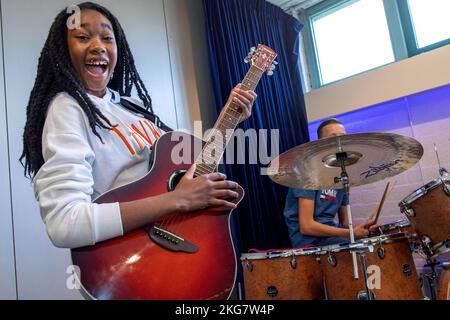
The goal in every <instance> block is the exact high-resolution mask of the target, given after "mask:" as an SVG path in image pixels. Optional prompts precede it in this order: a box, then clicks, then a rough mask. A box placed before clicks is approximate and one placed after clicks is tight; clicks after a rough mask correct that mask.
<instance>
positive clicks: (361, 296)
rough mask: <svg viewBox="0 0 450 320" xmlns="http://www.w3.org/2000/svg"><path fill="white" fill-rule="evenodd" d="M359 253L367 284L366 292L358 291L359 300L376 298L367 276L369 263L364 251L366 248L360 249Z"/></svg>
mask: <svg viewBox="0 0 450 320" xmlns="http://www.w3.org/2000/svg"><path fill="white" fill-rule="evenodd" d="M358 254H359V261H360V262H361V269H362V270H363V272H362V274H363V278H364V284H365V292H364V291H363V292H364V293H362V292H361V291H360V292H359V293H358V297H357V298H358V300H375V297H374V294H373V293H372V291H371V290H370V289H369V284H368V277H367V263H366V254H365V252H364V249H362V250H359V251H358Z"/></svg>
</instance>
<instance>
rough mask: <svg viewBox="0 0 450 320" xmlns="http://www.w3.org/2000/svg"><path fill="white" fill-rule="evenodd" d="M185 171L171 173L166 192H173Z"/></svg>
mask: <svg viewBox="0 0 450 320" xmlns="http://www.w3.org/2000/svg"><path fill="white" fill-rule="evenodd" d="M186 171H187V170H178V171H175V172H174V173H172V174H171V175H170V177H169V181H168V182H167V190H168V191H173V190H175V188H176V187H177V185H178V183H179V182H180V180H181V178H183V176H184V174H185V173H186Z"/></svg>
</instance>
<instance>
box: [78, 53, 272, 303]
mask: <svg viewBox="0 0 450 320" xmlns="http://www.w3.org/2000/svg"><path fill="white" fill-rule="evenodd" d="M275 58H276V53H275V52H274V51H273V50H272V49H270V48H269V47H267V46H265V45H259V46H258V47H257V48H256V49H255V48H252V51H251V52H250V54H249V56H248V57H247V58H246V62H249V63H250V65H251V66H250V69H249V71H248V73H247V75H246V76H245V78H244V80H243V81H242V88H243V89H244V90H254V89H255V88H256V85H257V84H258V82H259V80H260V79H261V77H262V75H263V73H265V72H268V73H269V74H271V73H273V69H274V68H275V64H276V62H275V61H274V60H275ZM240 118H241V110H240V108H239V107H238V106H237V105H235V104H234V103H231V104H228V105H226V106H225V107H224V110H222V112H221V114H220V116H219V118H218V120H217V121H216V123H215V125H214V128H213V129H214V130H212V131H211V132H216V133H220V134H223V135H222V136H223V137H225V138H224V139H218V138H217V136H218V135H217V134H213V135H210V137H209V138H208V139H205V141H203V140H200V139H198V138H196V137H194V136H192V135H189V134H187V133H183V132H177V131H173V132H168V133H165V134H164V135H162V136H161V137H160V138H159V139H158V140H157V141H156V143H155V145H154V148H153V152H152V157H153V161H152V162H151V163H152V164H151V169H150V171H149V172H148V173H147V174H146V175H145V176H144V177H143V178H141V179H140V180H137V181H135V182H133V183H130V184H127V185H125V186H122V187H119V188H116V189H113V190H111V191H108V192H107V193H105V194H103V195H101V196H100V197H98V198H97V199H96V200H95V201H94V202H95V203H111V202H128V201H133V200H138V199H143V198H147V197H152V196H156V195H159V194H163V193H165V192H171V191H173V190H174V189H175V187H176V185H177V183H178V182H179V181H180V179H181V178H182V176H183V174H184V173H185V172H186V171H187V170H188V169H189V167H190V166H191V165H192V163H194V161H195V163H196V165H197V167H196V171H195V176H200V175H204V174H208V173H212V172H214V171H217V166H218V163H219V161H220V159H221V158H222V155H223V153H224V150H225V147H226V145H227V144H228V142H229V141H230V139H231V135H230V132H231V133H233V131H234V130H235V129H236V126H237V124H238V123H239V121H240ZM220 140H221V141H220ZM180 146H183V147H182V148H180ZM186 146H187V147H186ZM239 188H240V187H239ZM238 193H239V198H237V199H236V200H234V201H235V203H236V204H237V203H239V202H240V201H241V200H242V197H243V196H244V190H243V189H242V188H240V189H239V191H238ZM231 213H232V210H228V211H223V210H218V209H217V208H213V207H209V208H206V209H204V210H199V211H195V212H190V213H183V214H181V213H179V212H174V213H171V214H168V215H166V216H164V217H163V218H161V219H159V220H158V221H157V222H155V223H153V224H150V225H147V226H145V227H143V228H141V229H138V230H135V231H133V232H130V233H127V234H125V235H124V236H122V237H117V238H114V239H111V240H107V241H103V242H100V243H98V244H96V245H94V246H89V247H83V248H77V249H73V250H72V261H73V263H74V265H75V266H78V267H79V274H78V277H79V279H78V280H79V281H80V282H81V285H82V287H83V289H84V290H85V293H88V294H89V295H90V296H91V297H93V298H95V299H151V300H155V299H164V300H166V299H167V300H178V299H183V300H185V299H186V300H200V299H201V300H203V299H227V298H229V296H230V295H231V292H232V290H233V287H234V282H235V278H236V267H237V262H236V254H235V250H234V246H233V242H232V238H231V233H230V216H231Z"/></svg>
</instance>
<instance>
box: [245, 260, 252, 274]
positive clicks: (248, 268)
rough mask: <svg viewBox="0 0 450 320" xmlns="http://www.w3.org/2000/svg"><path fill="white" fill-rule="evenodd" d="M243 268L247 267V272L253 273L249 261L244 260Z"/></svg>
mask: <svg viewBox="0 0 450 320" xmlns="http://www.w3.org/2000/svg"><path fill="white" fill-rule="evenodd" d="M245 266H246V267H247V270H248V271H249V272H252V271H253V263H251V262H250V261H248V260H245Z"/></svg>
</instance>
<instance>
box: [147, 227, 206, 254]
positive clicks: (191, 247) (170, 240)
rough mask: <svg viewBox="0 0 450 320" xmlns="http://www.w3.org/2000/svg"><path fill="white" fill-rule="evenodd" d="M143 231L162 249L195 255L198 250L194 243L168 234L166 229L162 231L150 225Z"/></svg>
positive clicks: (160, 228)
mask: <svg viewBox="0 0 450 320" xmlns="http://www.w3.org/2000/svg"><path fill="white" fill-rule="evenodd" d="M144 229H145V231H147V233H148V236H149V237H150V239H152V240H153V241H154V242H156V243H157V244H158V245H159V246H161V247H163V248H164V249H167V250H170V251H175V252H185V253H195V252H197V251H198V249H199V247H198V246H197V245H195V244H194V243H192V242H190V241H188V240H186V239H183V238H182V237H180V236H178V235H176V234H174V233H172V232H170V231H169V230H167V229H164V228H163V227H161V226H159V225H150V226H147V227H145V228H144Z"/></svg>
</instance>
